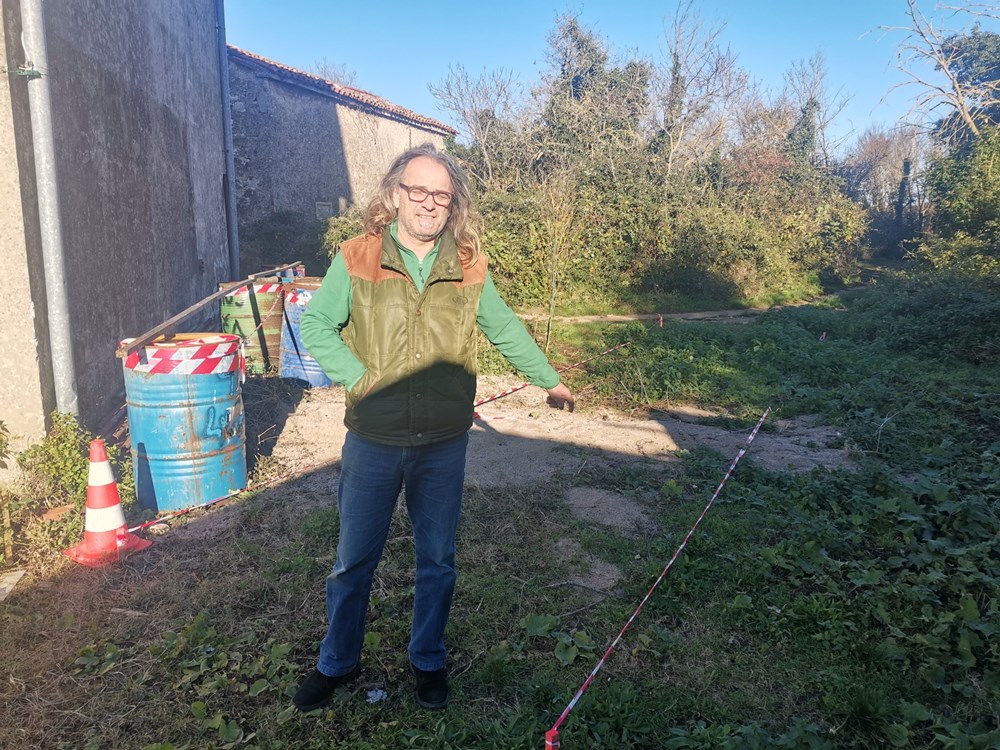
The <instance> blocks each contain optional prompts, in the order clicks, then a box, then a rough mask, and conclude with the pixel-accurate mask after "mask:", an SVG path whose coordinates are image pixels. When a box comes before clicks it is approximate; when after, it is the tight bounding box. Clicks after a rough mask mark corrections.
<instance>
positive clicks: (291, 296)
mask: <svg viewBox="0 0 1000 750" xmlns="http://www.w3.org/2000/svg"><path fill="white" fill-rule="evenodd" d="M312 296H313V293H312V292H310V291H309V290H308V289H295V288H294V287H293V288H291V289H289V290H288V291H286V292H285V304H286V305H298V306H299V307H305V306H306V305H308V304H309V300H311V299H312Z"/></svg>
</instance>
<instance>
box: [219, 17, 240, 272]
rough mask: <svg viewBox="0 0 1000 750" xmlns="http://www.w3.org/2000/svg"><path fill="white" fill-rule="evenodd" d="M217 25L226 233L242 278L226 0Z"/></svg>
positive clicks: (233, 262)
mask: <svg viewBox="0 0 1000 750" xmlns="http://www.w3.org/2000/svg"><path fill="white" fill-rule="evenodd" d="M215 28H216V32H217V36H218V39H219V78H220V84H221V88H222V131H223V144H224V145H223V149H224V156H225V160H226V173H225V175H224V176H223V179H224V180H225V201H226V236H227V237H228V239H229V278H231V279H238V278H240V240H239V234H238V232H237V230H236V228H237V221H236V163H235V160H234V158H233V112H232V104H231V102H230V101H229V52H228V49H227V47H226V11H225V7H224V0H215Z"/></svg>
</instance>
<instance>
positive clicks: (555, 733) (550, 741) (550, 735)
mask: <svg viewBox="0 0 1000 750" xmlns="http://www.w3.org/2000/svg"><path fill="white" fill-rule="evenodd" d="M770 413H771V408H770V407H768V408H767V409H765V410H764V413H763V414H762V415H761V417H760V419H759V420H758V421H757V425H756V426H755V427H754V428H753V430H751V432H750V437H748V438H747V441H746V444H745V445H744V446H743V447H742V448H740V451H739V453H737V454H736V458H734V459H733V462H732V463H731V464H730V465H729V470H728V471H727V472H726V475H725V476H724V477H723V478H722V481H721V482H719V486H718V487H716V488H715V492H714V493H713V494H712V497H711V499H710V500H709V501H708V505H706V506H705V509H704V510H702V512H701V515H700V516H698V520H697V521H695V522H694V526H692V527H691V530H690V531H688V533H687V535H686V536H685V537H684V541H682V542H681V544H680V546H679V547H678V548H677V551H676V552H674V555H673V557H671V558H670V562H668V563H667V566H666V567H665V568H664V569H663V572H662V573H660V577H659V578H657V579H656V581H655V582H654V583H653V585H652V586H651V587H650V589H649V591H647V592H646V596H644V597H643V599H642V601H641V602H639V606H638V607H636V608H635V612H633V613H632V616H631V617H629V618H628V622H626V623H625V626H624V627H623V628H622V629H621V631H620V632H619V633H618V637H617V638H615V640H614V641H613V642H612V643H611V645H610V646H609V647H608V650H607V651H605V652H604V655H603V656H602V657H601V658H600V660H599V661H598V662H597V666H595V667H594V669H593V670H592V671H591V673H590V676H588V677H587V679H586V681H585V682H584V683H583V685H582V686H581V687H580V689H579V690H577V691H576V695H574V696H573V700H571V701H570V702H569V705H568V706H566V709H565V710H564V711H563V712H562V714H561V715H560V716H559V719H558V720H557V721H556V723H555V724H553V725H552V728H551V729H550V730H549V731H548V732H546V733H545V748H546V750H556V748H558V747H559V727H560V726H562V723H563V722H564V721H566V718H567V717H568V716H569V714H570V711H572V710H573V708H574V707H575V706H576V704H577V702H578V701H579V700H580V698H581V696H582V695H583V694H584V692H585V691H586V690H587V688H588V687H590V684H591V683H592V682H593V681H594V678H595V677H596V676H597V673H598V672H599V671H600V670H601V667H603V666H604V663H605V662H606V661H607V660H608V658H609V657H610V656H611V652H612V651H614V650H615V647H616V646H617V645H618V644H619V643H620V642H621V639H622V637H623V636H624V635H625V631H627V630H628V629H629V627H630V626H631V625H632V622H633V621H634V620H635V618H636V617H638V616H639V613H640V612H641V611H642V608H643V607H644V606H645V604H646V602H647V601H649V599H650V597H651V596H652V595H653V592H654V591H655V590H656V587H657V586H659V585H660V581H662V580H663V578H664V576H666V575H667V571H668V570H670V568H671V566H672V565H673V564H674V561H675V560H676V559H677V558H678V557H680V555H681V552H683V551H684V548H685V547H686V546H687V543H688V540H690V539H691V537H692V535H693V534H694V532H695V530H696V529H697V528H698V525H699V524H700V523H701V520H702V519H703V518H704V517H705V515H706V514H707V513H708V511H709V509H710V508H711V507H712V504H713V503H714V502H715V499H716V498H717V497H718V496H719V493H720V492H722V488H723V487H724V486H725V485H726V482H727V481H729V477H731V476H732V475H733V471H734V470H735V469H736V464H738V463H739V462H740V459H741V458H743V456H744V455H745V454H746V452H747V449H748V448H749V447H750V444H751V443H752V442H753V439H754V438H755V437H757V432H758V431H759V430H760V427H761V425H763V424H764V420H765V419H767V415H768V414H770Z"/></svg>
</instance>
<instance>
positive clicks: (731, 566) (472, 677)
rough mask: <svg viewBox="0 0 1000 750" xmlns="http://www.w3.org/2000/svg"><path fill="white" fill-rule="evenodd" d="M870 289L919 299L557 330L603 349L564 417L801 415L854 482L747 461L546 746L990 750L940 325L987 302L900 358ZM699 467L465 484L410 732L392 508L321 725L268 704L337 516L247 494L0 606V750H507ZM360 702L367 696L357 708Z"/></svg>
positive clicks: (293, 492) (981, 590)
mask: <svg viewBox="0 0 1000 750" xmlns="http://www.w3.org/2000/svg"><path fill="white" fill-rule="evenodd" d="M886 295H889V296H888V297H887V296H886ZM900 295H903V298H905V299H912V298H913V296H914V295H918V296H919V295H924V297H923V298H924V299H930V298H932V297H930V296H928V295H929V292H928V290H927V289H926V288H924V287H920V286H917V287H914V286H907V285H905V284H904V285H903V286H900V287H890V288H888V289H886V288H885V287H882V288H876V289H874V290H871V291H867V292H862V293H857V292H852V293H851V295H850V296H849V297H848V296H845V297H844V298H842V300H841V301H840V303H838V302H837V301H836V300H833V301H827V302H825V303H823V304H821V305H816V306H808V307H800V308H791V309H787V310H780V311H774V312H772V313H768V314H766V315H764V316H762V317H761V318H759V319H758V320H757V321H756V322H754V323H751V324H748V325H742V326H730V327H726V326H721V325H716V324H705V323H700V324H694V323H691V324H684V323H673V322H670V323H668V324H667V325H666V326H665V327H664V328H663V329H660V328H659V327H647V326H642V325H638V324H627V325H615V326H610V327H606V328H603V329H600V330H598V329H596V328H594V327H592V326H586V327H565V328H563V327H560V329H559V332H558V333H559V338H558V340H559V341H560V345H561V347H563V349H562V351H561V356H563V357H565V358H566V359H567V360H569V361H575V360H574V358H575V359H582V358H583V356H586V354H587V353H588V352H589V353H593V352H596V351H600V350H602V349H603V348H606V346H609V345H611V344H613V343H617V342H618V341H621V340H625V339H628V340H629V341H631V342H632V343H631V345H630V346H629V347H628V348H627V349H626V350H624V351H625V352H628V354H627V355H626V354H624V353H623V354H622V355H621V356H614V357H607V358H602V359H600V360H596V361H595V362H594V363H592V364H591V365H590V366H588V368H587V372H586V373H580V374H576V375H574V378H575V383H576V386H577V388H581V387H582V388H587V389H589V392H588V399H590V400H591V401H598V402H602V403H605V404H619V405H622V406H625V407H628V408H635V407H637V406H646V405H654V406H659V405H667V404H670V403H677V402H685V403H699V404H704V405H712V406H717V407H722V408H723V409H725V410H727V412H728V415H729V417H730V418H731V420H732V421H731V424H734V425H736V426H738V427H745V426H747V425H749V424H750V423H751V422H752V421H753V420H754V419H755V418H756V416H758V415H759V414H760V413H761V411H762V410H763V409H764V408H765V407H766V406H768V405H770V406H772V407H774V409H775V417H774V419H778V418H782V417H791V416H794V415H800V414H809V413H815V414H819V415H821V416H822V417H823V418H824V419H825V420H827V421H829V422H832V423H834V424H837V425H839V426H840V428H841V431H842V432H843V434H844V441H845V446H846V447H847V448H849V449H850V450H851V451H852V453H853V455H854V457H855V459H856V461H857V463H858V467H859V468H858V469H857V470H856V471H849V470H847V469H836V470H824V469H816V470H813V471H812V472H809V473H805V474H782V473H772V472H769V471H765V470H764V469H762V468H760V467H759V466H756V465H755V464H754V463H753V450H752V449H751V451H750V452H749V454H748V455H747V456H746V458H745V459H744V460H743V462H742V463H741V464H740V466H739V468H738V470H737V472H736V474H735V475H734V477H733V479H732V480H731V481H730V482H729V483H728V484H727V485H726V488H725V490H724V492H723V493H722V495H721V496H720V499H719V500H718V501H717V503H716V505H715V507H714V508H713V509H712V511H711V513H709V515H708V516H707V517H706V519H705V521H704V522H703V523H702V525H701V526H700V527H699V530H698V531H697V533H696V534H695V535H694V536H693V537H692V539H691V541H690V543H689V544H688V546H687V548H686V550H685V552H684V554H683V555H682V556H681V558H680V559H679V560H678V562H677V563H676V564H675V565H674V566H673V568H672V569H671V571H670V573H669V574H668V576H667V577H666V578H665V579H664V581H663V583H662V584H661V585H660V587H659V588H658V589H657V591H656V593H655V594H654V596H653V597H652V598H651V599H650V600H649V602H648V603H647V605H646V606H645V608H644V609H643V611H642V613H641V615H640V616H639V618H637V620H636V621H635V623H634V625H633V627H632V629H631V630H630V631H629V632H628V633H627V634H626V636H625V638H624V639H623V641H622V643H621V644H620V646H619V648H618V649H616V651H615V652H614V653H613V654H612V656H611V658H610V659H609V661H608V662H607V664H606V665H605V667H604V668H603V670H602V671H601V672H600V673H599V676H598V678H597V679H596V680H595V681H594V683H593V684H592V685H591V687H590V689H589V690H588V691H587V693H586V694H585V695H584V697H583V698H582V700H581V701H580V702H579V704H578V705H577V706H576V708H575V709H574V711H573V713H572V714H571V715H570V717H569V719H568V720H567V722H566V723H565V724H564V725H563V727H562V730H561V740H562V746H563V747H564V748H568V749H576V748H596V747H615V748H651V749H652V748H667V749H670V748H713V749H714V748H719V749H723V748H725V749H726V750H742V749H744V748H745V749H746V750H751V749H753V748H771V747H780V748H802V749H803V750H805V749H807V748H808V749H815V748H829V749H831V750H834V749H837V750H839V749H841V748H843V749H844V750H848V749H853V748H885V747H899V748H955V749H956V750H957V749H960V748H969V749H975V748H983V749H985V748H993V747H996V746H997V745H998V743H1000V733H998V731H997V730H996V727H997V726H998V725H1000V654H998V647H997V645H996V644H997V643H998V642H1000V638H998V634H997V632H996V630H997V625H996V623H997V622H998V603H997V581H998V579H1000V549H998V538H1000V536H998V534H1000V525H998V516H1000V506H998V502H1000V501H998V498H1000V438H998V437H997V436H998V435H1000V421H998V419H1000V417H998V415H1000V408H998V406H1000V373H997V372H996V368H995V367H986V366H982V365H981V364H979V363H978V362H977V361H976V358H977V357H978V356H980V355H981V353H982V352H983V351H989V347H991V346H993V345H994V343H995V342H993V341H992V340H990V337H991V336H992V331H993V330H994V329H993V328H992V327H991V326H993V325H994V324H993V322H992V320H991V319H977V318H975V315H973V314H972V313H975V312H976V310H977V309H978V310H980V311H989V310H991V309H992V308H991V307H990V301H989V298H988V297H986V296H981V297H977V298H976V299H977V300H978V303H977V305H978V307H977V305H972V307H973V308H975V309H972V310H971V311H970V310H969V307H970V305H969V304H968V301H967V302H966V304H965V305H964V307H963V308H962V309H958V308H949V307H948V306H947V305H942V307H943V308H944V309H943V310H941V313H942V314H944V315H946V316H947V319H948V320H949V321H950V322H949V325H948V329H947V331H946V332H945V333H942V332H940V331H937V330H935V329H933V328H932V327H931V328H928V329H927V330H926V331H925V332H924V333H922V334H920V335H916V334H914V332H913V329H912V326H913V324H912V310H911V309H908V308H907V307H906V306H905V305H903V304H902V303H901V298H900ZM945 299H946V298H945V297H942V300H941V301H942V303H943V302H944V301H945ZM959 313H961V314H962V315H964V316H966V317H964V318H963V317H962V315H959ZM982 314H983V315H987V312H982ZM970 315H971V317H969V316H970ZM933 320H934V318H933V315H932V314H931V313H930V312H928V313H926V317H925V319H924V324H925V326H928V327H930V326H932V324H933ZM970 329H971V330H970ZM975 329H978V330H979V331H980V332H984V334H983V335H984V336H985V337H986V338H985V339H984V340H982V341H980V340H979V339H977V337H976V335H975V333H976V330H975ZM580 332H583V333H580ZM823 332H826V334H827V335H826V337H825V339H824V340H822V341H821V340H820V336H821V334H822V333H823ZM925 339H927V340H926V341H925ZM952 344H954V346H952ZM581 352H582V353H581ZM963 356H964V357H965V358H964V359H963ZM640 383H641V385H640ZM767 428H768V429H771V425H770V424H769V425H767ZM730 459H731V457H730V456H720V455H717V454H712V453H708V452H702V451H698V452H692V453H689V454H685V456H684V460H683V462H681V463H679V464H677V465H675V466H673V467H672V468H670V470H669V471H667V472H666V473H664V472H661V471H651V470H649V469H648V468H647V467H642V466H638V467H637V466H630V467H625V468H622V467H618V468H612V469H608V470H603V469H602V470H598V469H593V468H587V469H584V470H582V471H578V472H577V473H576V474H575V475H574V476H562V477H556V478H555V479H553V480H552V481H550V482H549V483H547V484H545V485H542V486H537V487H534V488H532V489H530V490H523V489H513V488H499V489H490V490H481V489H470V490H469V492H468V493H467V498H466V505H465V515H464V519H463V525H462V528H461V530H460V533H459V545H460V548H459V565H460V568H461V575H460V578H459V588H458V591H457V594H456V600H455V607H454V611H453V616H452V620H451V623H450V625H449V632H448V639H449V643H450V644H451V654H450V667H451V671H452V674H453V685H454V699H453V702H452V705H451V706H449V708H448V709H447V710H445V711H443V712H436V713H429V712H425V711H421V710H419V709H417V707H416V706H415V704H414V702H413V699H412V697H411V691H412V688H411V685H410V681H409V677H408V675H407V673H406V666H407V665H406V655H405V649H406V642H407V639H408V627H409V612H410V607H411V603H412V585H413V571H412V556H413V549H412V540H411V537H410V534H409V529H408V526H407V522H406V520H405V518H404V517H402V516H400V517H398V518H397V519H395V520H394V524H393V527H392V530H391V532H390V541H389V543H388V545H387V548H386V557H385V559H384V561H383V563H382V565H381V566H380V568H379V570H378V573H377V576H376V581H375V587H374V598H373V602H372V607H371V619H370V629H369V637H368V640H367V642H366V647H365V653H364V664H365V667H366V671H365V674H364V676H363V678H362V680H361V682H360V683H358V684H357V686H356V688H355V689H354V691H353V692H350V691H347V690H345V691H343V692H342V693H341V694H339V695H338V696H337V698H336V700H335V701H334V704H333V706H332V707H331V708H330V709H329V710H324V711H318V712H314V713H313V714H309V715H301V714H298V713H295V712H294V711H292V710H290V709H289V696H290V694H291V692H292V691H294V688H295V685H296V684H297V682H298V680H299V679H301V677H302V675H303V673H304V671H305V670H307V669H309V668H310V667H311V666H312V663H313V661H314V659H315V654H316V650H317V645H318V640H319V638H320V637H321V636H322V634H323V632H324V629H325V625H324V618H325V612H324V608H323V603H322V596H323V580H324V577H325V576H326V574H327V572H328V570H329V568H330V566H331V565H332V562H333V559H332V556H333V554H334V548H335V540H336V535H337V528H338V520H337V514H336V511H335V510H334V509H333V508H332V507H331V506H330V505H329V499H328V498H326V497H323V496H321V495H318V494H316V491H315V490H311V489H310V483H309V481H308V480H309V478H308V477H305V478H302V479H301V480H297V481H293V482H288V483H286V484H284V485H282V486H280V487H276V488H274V489H272V490H267V491H263V492H260V493H259V494H257V495H256V496H255V497H254V498H252V499H251V500H249V501H247V502H245V503H244V504H243V505H241V506H239V507H237V508H233V509H230V511H229V512H234V513H236V514H237V521H236V523H235V524H233V525H232V526H226V527H224V528H223V530H222V531H220V532H218V533H216V534H214V535H212V536H210V537H208V538H207V539H194V540H185V539H183V538H175V539H173V540H170V541H168V540H166V539H165V540H164V541H162V542H161V543H158V544H157V545H155V546H154V547H153V548H152V549H151V550H150V551H148V552H146V553H143V555H139V556H135V557H134V558H132V559H130V560H128V561H127V562H126V563H124V564H122V565H118V566H114V567H111V568H108V569H106V570H105V571H104V572H103V573H101V574H100V575H99V576H95V575H94V574H92V573H91V572H90V571H84V570H79V569H72V568H71V569H68V570H66V571H64V572H63V573H62V575H59V576H53V577H51V578H50V579H48V580H47V581H44V583H45V585H44V586H35V587H33V588H31V589H30V590H29V591H26V592H24V593H23V594H21V595H19V596H18V597H16V598H15V599H14V600H13V602H6V603H4V604H2V605H0V623H2V628H3V631H2V632H3V635H2V636H0V654H2V656H3V659H4V663H5V665H6V671H7V672H8V675H7V679H5V680H4V681H3V683H2V687H0V696H2V698H3V702H4V705H6V706H7V707H8V709H7V711H8V712H9V716H8V717H7V718H6V719H5V721H3V722H2V723H0V745H2V746H3V747H11V748H18V747H25V748H27V747H46V748H73V749H74V750H75V749H77V748H94V749H96V748H102V749H105V748H148V749H149V750H152V749H153V748H156V750H168V748H178V749H179V748H228V747H233V748H236V747H239V748H244V747H245V748H253V747H256V748H261V749H262V750H264V749H267V750H277V749H278V748H296V749H297V750H299V749H302V750H312V749H316V750H318V749H319V748H328V747H346V748H352V749H357V750H362V749H368V748H371V749H374V748H396V747H400V748H406V747H413V748H538V747H540V746H541V745H542V738H543V735H544V733H545V731H546V730H547V729H548V728H549V727H550V726H551V725H552V723H553V722H554V721H555V719H556V717H558V716H559V714H560V712H561V711H562V710H563V709H564V707H565V706H566V704H567V703H568V701H569V700H570V698H572V696H573V694H574V692H575V691H576V689H577V687H578V686H579V685H580V684H581V683H582V682H583V680H584V679H585V678H586V676H587V674H588V673H589V672H590V670H591V669H592V668H593V666H594V664H595V663H596V660H597V658H598V657H599V656H600V654H602V653H603V652H604V650H605V649H606V648H607V647H608V645H609V644H610V642H611V640H612V639H613V638H614V636H615V635H617V633H618V631H619V629H620V628H621V627H622V625H623V624H624V622H625V620H626V619H627V618H628V616H629V615H630V614H631V612H632V610H633V609H634V608H635V606H636V604H638V602H639V601H640V600H641V599H642V597H643V596H644V595H645V593H646V591H647V590H648V588H649V587H650V585H651V584H652V583H653V581H654V580H655V579H656V578H657V576H658V575H659V574H660V572H661V571H662V569H663V566H664V564H665V563H666V561H667V560H668V559H669V558H670V556H671V555H672V554H673V552H674V550H675V549H676V547H677V545H678V544H679V543H680V541H681V540H682V538H683V536H684V534H685V533H686V532H687V530H688V529H689V528H690V526H691V524H692V523H693V522H694V520H695V519H696V518H697V516H698V514H699V513H700V512H701V510H702V508H703V507H704V505H705V503H706V501H707V499H708V497H709V496H710V495H711V493H712V491H713V490H714V488H715V486H716V484H717V483H718V481H719V479H720V478H721V475H722V473H723V472H724V471H725V468H726V466H727V465H728V462H729V460H730ZM574 484H582V485H586V486H590V487H605V488H609V489H611V488H613V489H614V490H616V491H618V492H621V493H623V494H626V495H628V496H629V497H630V498H633V499H635V500H636V501H637V502H639V503H640V504H641V505H642V507H643V509H644V510H645V511H646V512H647V513H648V514H649V515H650V516H651V518H652V519H653V521H654V522H655V526H656V528H657V529H658V531H657V532H655V533H653V532H649V533H646V534H640V535H636V536H630V535H627V534H624V533H622V532H621V531H617V530H614V529H606V528H604V527H599V526H594V525H590V524H587V523H584V522H582V521H579V520H575V519H573V518H572V516H570V515H569V514H568V513H567V511H566V507H565V504H564V500H563V497H564V494H563V493H564V492H565V491H566V490H567V489H568V488H569V487H570V486H572V485H574ZM209 518H211V516H209ZM195 528H196V526H195ZM558 540H567V541H568V542H571V543H572V544H574V545H576V547H575V548H576V549H577V550H579V551H578V552H577V553H576V554H570V555H567V554H565V553H564V552H560V551H559V550H558V549H557V548H556V544H555V542H557V541H558ZM588 555H589V556H592V557H593V558H594V559H596V560H603V561H605V562H607V563H610V564H613V565H615V566H617V568H618V570H619V571H620V573H621V579H620V581H621V582H620V584H619V585H618V588H617V590H616V591H615V592H613V593H614V594H615V595H612V596H601V595H598V594H596V593H594V592H593V591H588V590H585V589H582V588H580V587H576V586H572V585H566V584H565V582H566V581H568V580H569V578H570V577H571V576H572V575H573V573H574V572H577V571H578V570H579V569H580V567H581V566H582V565H585V564H586V559H587V556H588ZM113 609H117V610H119V612H118V613H117V614H115V613H114V612H113ZM121 610H124V611H127V612H130V613H132V614H121ZM374 688H379V689H383V690H385V691H386V692H387V693H388V698H387V700H385V701H382V702H378V703H369V702H367V701H366V694H367V691H368V690H370V689H374ZM13 717H16V719H15V718H13Z"/></svg>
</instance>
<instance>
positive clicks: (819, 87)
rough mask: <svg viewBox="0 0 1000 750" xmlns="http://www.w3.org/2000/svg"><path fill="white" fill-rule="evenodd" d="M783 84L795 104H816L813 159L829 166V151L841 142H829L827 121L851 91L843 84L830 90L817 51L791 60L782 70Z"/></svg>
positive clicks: (831, 120) (830, 152)
mask: <svg viewBox="0 0 1000 750" xmlns="http://www.w3.org/2000/svg"><path fill="white" fill-rule="evenodd" d="M785 88H786V90H787V92H788V95H789V97H790V99H791V101H792V103H793V104H794V106H795V107H796V108H797V109H799V110H800V111H802V110H804V109H805V108H806V107H807V105H808V103H809V102H813V103H814V105H815V109H814V111H815V117H816V121H815V123H814V125H815V128H816V153H815V154H814V155H813V162H814V163H815V164H816V165H817V166H824V167H825V166H829V164H830V160H831V157H832V152H833V151H834V150H836V148H837V147H838V146H839V145H841V144H840V143H830V140H829V138H830V135H829V133H830V123H831V122H833V121H834V120H835V119H836V118H837V116H838V115H839V114H840V113H841V112H843V111H844V107H846V106H847V103H848V102H849V101H850V99H851V97H850V95H848V94H846V93H845V92H844V90H843V88H841V89H838V90H837V91H835V92H831V91H830V90H829V89H828V87H827V69H826V57H825V56H824V54H823V53H822V52H816V53H815V54H814V55H813V56H812V57H810V58H809V59H800V60H796V61H794V62H793V63H792V66H791V68H789V70H788V71H787V72H786V73H785Z"/></svg>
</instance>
